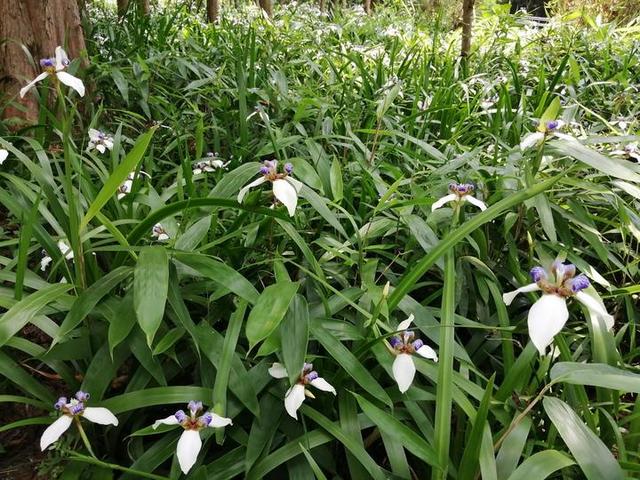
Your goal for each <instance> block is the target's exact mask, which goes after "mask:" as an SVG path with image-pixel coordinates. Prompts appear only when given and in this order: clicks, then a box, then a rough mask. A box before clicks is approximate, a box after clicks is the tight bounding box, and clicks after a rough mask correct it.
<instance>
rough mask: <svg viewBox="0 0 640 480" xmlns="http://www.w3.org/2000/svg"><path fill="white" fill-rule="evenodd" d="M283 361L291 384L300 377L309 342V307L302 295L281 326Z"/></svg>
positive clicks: (288, 311) (296, 300)
mask: <svg viewBox="0 0 640 480" xmlns="http://www.w3.org/2000/svg"><path fill="white" fill-rule="evenodd" d="M280 333H281V338H283V339H285V340H284V341H283V342H282V359H283V361H284V366H285V367H286V369H287V372H288V373H289V380H290V381H291V384H293V383H295V381H296V378H298V376H299V375H300V370H301V369H302V366H303V364H304V359H305V357H306V354H307V343H308V342H309V306H308V305H307V301H306V300H305V298H304V297H303V296H302V295H296V296H295V297H294V298H293V300H292V302H291V305H289V310H287V313H286V315H285V316H284V320H282V323H281V324H280Z"/></svg>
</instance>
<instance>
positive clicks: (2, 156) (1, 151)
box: [0, 148, 9, 165]
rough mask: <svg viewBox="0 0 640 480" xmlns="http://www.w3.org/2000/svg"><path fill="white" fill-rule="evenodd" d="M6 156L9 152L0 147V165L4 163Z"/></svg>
mask: <svg viewBox="0 0 640 480" xmlns="http://www.w3.org/2000/svg"><path fill="white" fill-rule="evenodd" d="M8 156H9V152H7V151H6V150H4V149H2V148H0V165H2V164H3V163H4V161H5V160H6V159H7V157H8Z"/></svg>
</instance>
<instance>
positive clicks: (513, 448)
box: [496, 417, 531, 480]
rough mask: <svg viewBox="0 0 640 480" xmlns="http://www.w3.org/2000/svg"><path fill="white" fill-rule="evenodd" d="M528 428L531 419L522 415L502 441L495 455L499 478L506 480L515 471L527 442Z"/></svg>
mask: <svg viewBox="0 0 640 480" xmlns="http://www.w3.org/2000/svg"><path fill="white" fill-rule="evenodd" d="M529 430H531V419H530V418H529V417H524V418H523V419H522V420H521V421H520V423H518V424H517V425H516V426H515V428H514V429H513V430H512V431H511V432H510V433H509V435H507V437H506V438H505V439H504V441H503V442H502V446H501V447H500V451H499V452H498V455H497V456H496V469H497V471H498V479H499V480H506V479H507V478H508V477H509V476H510V475H511V474H512V473H513V472H514V471H515V469H516V467H517V466H518V460H520V457H521V456H522V451H523V450H524V447H525V445H526V443H527V437H528V436H529Z"/></svg>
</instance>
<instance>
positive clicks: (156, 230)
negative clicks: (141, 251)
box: [151, 223, 170, 242]
mask: <svg viewBox="0 0 640 480" xmlns="http://www.w3.org/2000/svg"><path fill="white" fill-rule="evenodd" d="M151 236H152V237H154V238H157V239H158V241H159V242H166V241H167V240H169V238H170V237H169V234H168V233H167V231H166V230H165V229H164V227H163V226H162V224H161V223H156V224H155V225H154V226H153V228H152V229H151Z"/></svg>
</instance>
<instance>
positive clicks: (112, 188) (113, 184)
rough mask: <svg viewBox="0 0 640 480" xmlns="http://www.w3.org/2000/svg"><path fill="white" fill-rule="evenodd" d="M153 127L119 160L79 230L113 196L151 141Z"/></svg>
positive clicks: (136, 164)
mask: <svg viewBox="0 0 640 480" xmlns="http://www.w3.org/2000/svg"><path fill="white" fill-rule="evenodd" d="M155 130H156V129H155V128H152V129H151V130H149V131H148V132H147V133H145V134H143V135H141V136H140V137H139V138H138V141H137V142H136V144H135V145H134V146H133V149H132V150H131V151H130V152H129V153H128V154H127V156H126V157H125V158H124V160H122V162H120V164H119V165H118V166H117V167H116V168H115V170H114V171H113V173H112V174H111V176H110V177H109V178H108V179H107V181H106V183H105V184H104V185H103V187H102V189H101V190H100V192H98V195H96V198H95V200H94V201H93V202H92V203H91V205H90V206H89V209H88V210H87V213H86V214H85V215H84V217H83V219H82V221H81V222H80V228H79V229H80V231H82V230H83V229H84V227H86V226H87V224H88V223H89V222H90V221H91V219H92V218H93V217H95V216H96V214H97V213H98V212H99V211H100V210H101V209H102V207H104V206H105V204H106V203H107V202H108V201H109V200H110V199H111V198H113V196H114V195H115V193H116V192H117V190H118V188H119V187H120V185H122V183H123V182H124V181H125V180H126V178H127V176H128V175H129V174H130V173H131V172H132V171H134V170H135V169H136V168H137V166H138V164H139V163H140V160H142V157H143V156H144V154H145V152H146V151H147V147H148V146H149V143H150V142H151V137H153V134H154V132H155Z"/></svg>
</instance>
